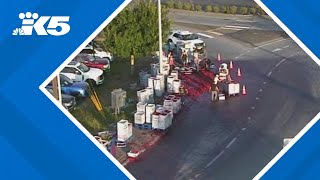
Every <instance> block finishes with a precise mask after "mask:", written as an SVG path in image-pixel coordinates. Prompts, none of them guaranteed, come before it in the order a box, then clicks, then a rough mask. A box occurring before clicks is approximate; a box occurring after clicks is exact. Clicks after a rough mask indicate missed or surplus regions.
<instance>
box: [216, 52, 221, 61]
mask: <svg viewBox="0 0 320 180" xmlns="http://www.w3.org/2000/svg"><path fill="white" fill-rule="evenodd" d="M217 60H218V61H221V55H220V53H218V56H217Z"/></svg>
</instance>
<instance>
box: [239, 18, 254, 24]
mask: <svg viewBox="0 0 320 180" xmlns="http://www.w3.org/2000/svg"><path fill="white" fill-rule="evenodd" d="M236 21H237V22H248V23H250V22H257V21H252V20H245V19H236Z"/></svg>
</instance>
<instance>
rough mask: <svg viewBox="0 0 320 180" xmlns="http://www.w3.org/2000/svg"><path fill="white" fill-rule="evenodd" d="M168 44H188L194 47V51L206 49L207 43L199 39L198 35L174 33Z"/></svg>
mask: <svg viewBox="0 0 320 180" xmlns="http://www.w3.org/2000/svg"><path fill="white" fill-rule="evenodd" d="M168 43H173V44H175V45H177V46H178V45H180V46H181V45H184V44H188V45H190V46H191V47H192V50H193V51H194V50H202V49H204V48H205V43H204V41H203V40H201V39H200V38H199V36H198V35H196V34H194V33H192V32H190V31H178V30H176V31H173V32H172V33H171V35H170V36H169V38H168Z"/></svg>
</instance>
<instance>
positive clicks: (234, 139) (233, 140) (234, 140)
mask: <svg viewBox="0 0 320 180" xmlns="http://www.w3.org/2000/svg"><path fill="white" fill-rule="evenodd" d="M236 140H237V137H235V138H233V139H232V140H231V141H230V142H229V144H228V145H227V146H226V149H229V147H230V146H231V145H232V144H233V143H234V142H236Z"/></svg>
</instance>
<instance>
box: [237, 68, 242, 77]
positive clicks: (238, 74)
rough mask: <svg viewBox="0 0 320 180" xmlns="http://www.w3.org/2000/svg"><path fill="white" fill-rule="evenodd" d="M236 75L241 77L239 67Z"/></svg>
mask: <svg viewBox="0 0 320 180" xmlns="http://www.w3.org/2000/svg"><path fill="white" fill-rule="evenodd" d="M238 77H241V71H240V68H238Z"/></svg>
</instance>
